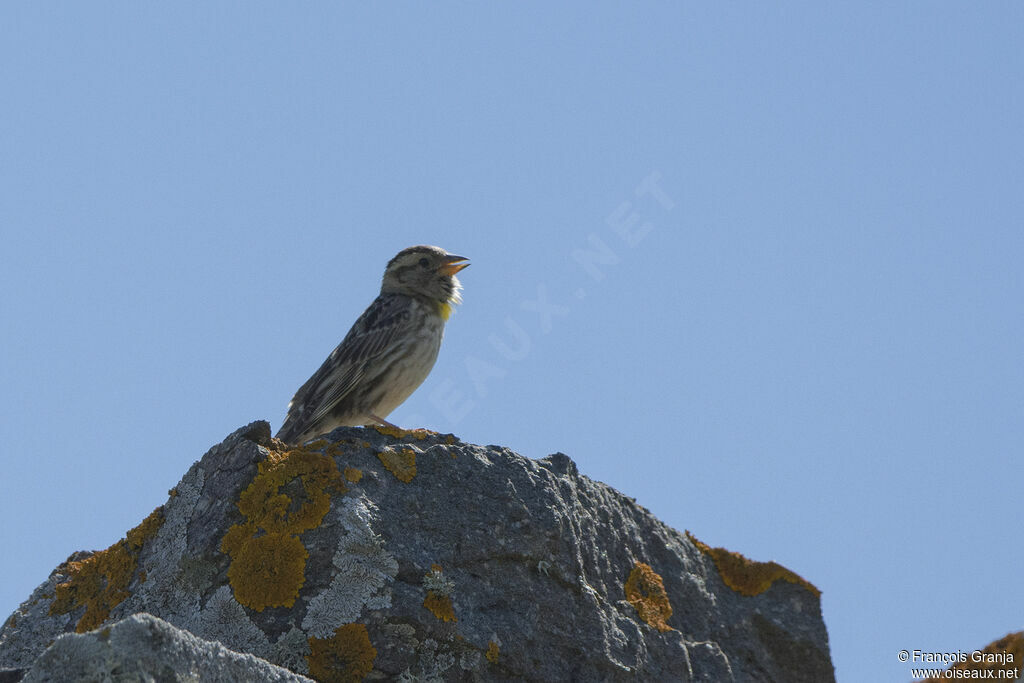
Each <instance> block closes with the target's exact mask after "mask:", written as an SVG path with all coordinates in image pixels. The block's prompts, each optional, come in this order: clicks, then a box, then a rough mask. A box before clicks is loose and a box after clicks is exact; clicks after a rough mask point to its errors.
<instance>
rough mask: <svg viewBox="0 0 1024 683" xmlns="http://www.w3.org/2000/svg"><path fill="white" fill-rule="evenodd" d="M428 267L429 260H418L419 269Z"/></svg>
mask: <svg viewBox="0 0 1024 683" xmlns="http://www.w3.org/2000/svg"><path fill="white" fill-rule="evenodd" d="M429 265H430V261H429V260H427V259H425V258H421V259H420V268H426V267H427V266H429Z"/></svg>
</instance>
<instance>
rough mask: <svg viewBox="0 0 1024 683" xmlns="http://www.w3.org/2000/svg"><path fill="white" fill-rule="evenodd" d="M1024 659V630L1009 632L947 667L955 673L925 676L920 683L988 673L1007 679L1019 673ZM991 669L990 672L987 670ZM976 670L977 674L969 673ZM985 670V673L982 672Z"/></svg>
mask: <svg viewBox="0 0 1024 683" xmlns="http://www.w3.org/2000/svg"><path fill="white" fill-rule="evenodd" d="M1022 661H1024V631H1017V632H1016V633H1009V634H1007V635H1005V636H1003V637H1002V638H1000V639H999V640H997V641H995V642H994V643H990V644H989V645H987V646H986V647H985V648H984V649H982V650H975V651H973V652H971V653H969V654H968V655H967V661H966V662H957V663H956V664H953V665H952V666H950V667H949V669H948V670H949V671H957V672H959V673H957V674H950V675H948V676H933V677H931V678H926V679H924V680H923V681H921V683H938V682H939V681H944V680H950V679H952V678H956V679H960V680H965V679H968V678H975V679H979V678H985V677H987V676H989V675H991V677H992V678H993V679H999V678H1002V679H1003V680H1007V679H1009V677H1010V676H1014V679H1009V680H1015V679H1016V677H1017V676H1018V675H1019V674H1020V668H1021V662H1022ZM989 671H991V672H992V674H988V673H987V672H989ZM973 672H978V673H977V675H971V674H972V673H973ZM983 672H985V673H983Z"/></svg>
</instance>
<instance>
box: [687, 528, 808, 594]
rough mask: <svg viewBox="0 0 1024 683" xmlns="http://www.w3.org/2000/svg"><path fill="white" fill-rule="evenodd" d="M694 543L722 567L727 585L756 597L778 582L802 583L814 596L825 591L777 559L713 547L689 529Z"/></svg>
mask: <svg viewBox="0 0 1024 683" xmlns="http://www.w3.org/2000/svg"><path fill="white" fill-rule="evenodd" d="M686 537H687V538H688V539H690V542H691V543H693V544H694V545H695V546H697V548H698V549H700V551H701V552H702V553H704V554H705V555H707V556H708V557H710V558H711V559H712V560H714V563H715V567H716V568H717V569H718V575H719V576H721V577H722V581H723V582H725V585H726V586H728V587H729V588H731V589H733V590H734V591H736V592H737V593H740V594H741V595H747V596H754V595H758V594H760V593H763V592H765V591H766V590H768V588H769V587H770V586H771V585H772V584H773V583H775V582H776V581H789V582H790V583H794V584H796V585H798V586H803V587H804V588H806V589H807V590H809V591H810V592H812V593H814V595H816V596H818V597H820V596H821V591H820V590H818V589H817V588H816V587H815V586H814V585H813V584H812V583H811V582H809V581H807V580H806V579H804V578H802V577H800V576H798V575H797V574H795V573H794V572H792V571H790V570H788V569H786V568H785V567H783V566H782V565H780V564H777V563H775V562H755V561H754V560H751V559H748V558H746V557H744V556H743V555H740V554H739V553H734V552H731V551H728V550H726V549H725V548H711V547H709V546H708V545H707V544H706V543H702V542H701V541H699V540H697V538H696V537H695V536H694V535H693V534H691V533H690V532H689V531H687V532H686Z"/></svg>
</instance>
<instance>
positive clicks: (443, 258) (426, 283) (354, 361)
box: [277, 245, 469, 443]
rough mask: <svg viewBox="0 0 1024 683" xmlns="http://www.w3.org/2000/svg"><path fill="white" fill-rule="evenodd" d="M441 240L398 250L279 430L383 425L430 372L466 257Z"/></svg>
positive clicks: (288, 437)
mask: <svg viewBox="0 0 1024 683" xmlns="http://www.w3.org/2000/svg"><path fill="white" fill-rule="evenodd" d="M466 260H467V259H466V258H465V257H463V256H455V255H453V254H449V253H448V252H446V251H445V250H444V249H441V248H440V247H431V246H426V245H420V246H416V247H409V248H408V249H403V250H402V251H400V252H398V254H397V255H396V256H395V257H394V258H393V259H391V261H389V262H388V265H387V268H386V269H385V270H384V280H383V283H382V284H381V288H380V295H379V296H378V297H377V298H376V299H375V300H374V302H373V303H372V304H370V307H369V308H367V309H366V311H365V312H364V313H363V314H362V315H361V316H359V319H358V320H356V322H355V324H354V325H352V329H351V330H349V332H348V334H347V335H345V338H344V339H343V340H342V342H341V343H340V344H338V346H337V347H336V348H335V349H334V351H332V352H331V355H330V356H328V358H327V360H326V361H324V364H323V365H321V366H320V369H319V370H317V371H316V372H315V373H313V376H312V377H310V378H309V379H308V380H307V381H306V383H305V384H303V385H302V387H301V388H300V389H299V390H298V392H296V394H295V398H293V399H292V402H291V403H290V404H289V405H288V417H286V418H285V421H284V424H283V425H282V426H281V429H280V431H278V433H277V438H279V439H281V440H282V441H285V442H287V443H303V442H305V441H307V440H309V439H311V438H312V437H314V436H317V435H318V434H323V433H325V432H329V431H331V430H332V429H334V428H335V427H342V426H359V425H366V424H382V425H387V426H392V427H393V426H394V425H392V424H390V423H389V422H387V421H386V420H385V419H384V418H386V417H387V416H388V414H389V413H391V411H393V410H394V409H395V408H397V407H398V406H399V405H401V403H402V402H403V401H405V399H407V398H409V396H410V394H412V392H413V391H415V390H416V388H417V387H419V385H420V384H422V383H423V380H425V379H426V378H427V375H429V374H430V370H431V369H432V368H433V367H434V361H436V360H437V352H438V350H439V349H440V348H441V337H442V336H443V335H444V324H445V321H447V320H448V317H449V316H450V315H451V312H452V307H453V306H454V305H455V304H458V303H461V302H462V298H461V297H460V296H459V293H460V291H461V290H462V285H461V283H459V280H458V278H457V277H455V274H456V273H458V272H459V271H460V270H462V269H463V268H465V267H467V266H468V265H469V264H468V263H465V261H466Z"/></svg>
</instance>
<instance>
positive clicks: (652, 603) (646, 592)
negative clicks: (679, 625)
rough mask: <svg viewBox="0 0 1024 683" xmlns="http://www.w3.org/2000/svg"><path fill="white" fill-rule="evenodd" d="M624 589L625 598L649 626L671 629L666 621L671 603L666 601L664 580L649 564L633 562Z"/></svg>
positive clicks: (670, 610)
mask: <svg viewBox="0 0 1024 683" xmlns="http://www.w3.org/2000/svg"><path fill="white" fill-rule="evenodd" d="M624 589H625V592H626V600H628V601H629V604H631V605H633V607H635V608H636V611H637V612H638V613H639V614H640V618H641V619H643V620H644V621H645V622H647V624H648V625H649V626H653V627H654V628H656V629H658V630H659V631H671V630H672V627H671V626H669V625H668V623H667V622H668V619H669V617H671V616H672V605H671V604H670V603H669V601H668V593H667V592H665V582H664V581H662V580H661V576H659V575H658V573H657V572H655V571H654V570H653V569H651V567H650V565H647V564H644V563H643V562H637V563H636V564H634V565H633V571H631V572H630V573H629V578H628V579H626V584H625V586H624Z"/></svg>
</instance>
